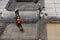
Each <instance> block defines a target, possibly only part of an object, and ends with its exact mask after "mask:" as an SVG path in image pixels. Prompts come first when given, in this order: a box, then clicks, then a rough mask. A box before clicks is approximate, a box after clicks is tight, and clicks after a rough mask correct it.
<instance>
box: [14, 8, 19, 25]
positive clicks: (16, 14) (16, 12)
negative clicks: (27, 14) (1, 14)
mask: <svg viewBox="0 0 60 40" xmlns="http://www.w3.org/2000/svg"><path fill="white" fill-rule="evenodd" d="M18 16H19V11H18V9H15V19H16V20H17V17H18ZM16 24H17V23H16Z"/></svg>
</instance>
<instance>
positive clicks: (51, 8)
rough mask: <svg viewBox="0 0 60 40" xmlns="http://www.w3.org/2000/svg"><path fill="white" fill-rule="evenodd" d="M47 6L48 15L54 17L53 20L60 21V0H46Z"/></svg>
mask: <svg viewBox="0 0 60 40" xmlns="http://www.w3.org/2000/svg"><path fill="white" fill-rule="evenodd" d="M45 7H46V13H48V17H53V18H50V19H51V20H58V21H60V0H45ZM50 19H49V20H50Z"/></svg>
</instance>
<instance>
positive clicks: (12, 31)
mask: <svg viewBox="0 0 60 40" xmlns="http://www.w3.org/2000/svg"><path fill="white" fill-rule="evenodd" d="M22 26H23V29H24V33H22V32H20V30H19V28H18V27H17V26H16V24H14V23H11V24H9V25H8V26H7V27H6V29H5V31H4V33H3V35H2V36H1V38H2V39H25V40H26V39H28V40H29V39H36V38H37V28H36V24H22Z"/></svg>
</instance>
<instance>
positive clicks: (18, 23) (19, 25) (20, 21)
mask: <svg viewBox="0 0 60 40" xmlns="http://www.w3.org/2000/svg"><path fill="white" fill-rule="evenodd" d="M16 23H17V25H18V27H19V29H20V31H24V30H23V28H22V25H21V23H22V20H21V19H20V17H19V16H18V18H17V20H16Z"/></svg>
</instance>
